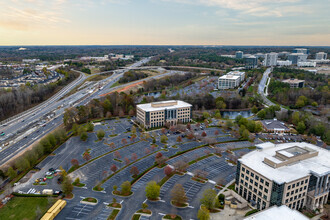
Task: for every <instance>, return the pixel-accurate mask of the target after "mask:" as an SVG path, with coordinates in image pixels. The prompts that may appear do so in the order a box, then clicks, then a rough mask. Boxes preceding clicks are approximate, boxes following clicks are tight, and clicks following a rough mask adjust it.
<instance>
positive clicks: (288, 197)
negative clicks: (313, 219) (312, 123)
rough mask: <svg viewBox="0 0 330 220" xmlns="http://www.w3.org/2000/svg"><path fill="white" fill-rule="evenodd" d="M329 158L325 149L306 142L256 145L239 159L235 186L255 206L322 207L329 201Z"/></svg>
mask: <svg viewBox="0 0 330 220" xmlns="http://www.w3.org/2000/svg"><path fill="white" fill-rule="evenodd" d="M329 158H330V152H329V151H328V150H326V149H323V148H320V147H317V146H315V145H312V144H309V143H304V142H299V143H298V142H297V143H284V144H273V143H270V142H268V143H263V144H259V145H257V150H256V151H253V152H250V153H248V154H246V155H244V156H243V157H242V158H241V159H239V160H238V164H237V173H236V186H235V187H236V190H237V192H238V194H239V195H240V196H242V197H243V198H244V199H246V200H247V201H248V202H249V203H250V204H251V205H252V206H254V207H255V208H257V209H266V208H268V207H270V206H273V205H277V206H281V205H286V206H288V207H289V208H291V209H296V210H299V209H300V208H302V207H307V208H308V209H311V210H315V209H321V208H323V205H324V204H326V203H327V201H328V194H329V188H330V181H329V180H330V179H329V178H330V167H329Z"/></svg>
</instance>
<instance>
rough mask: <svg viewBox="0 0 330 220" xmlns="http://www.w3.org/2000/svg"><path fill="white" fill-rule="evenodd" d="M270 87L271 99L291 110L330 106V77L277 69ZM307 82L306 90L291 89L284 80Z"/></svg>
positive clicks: (302, 71)
mask: <svg viewBox="0 0 330 220" xmlns="http://www.w3.org/2000/svg"><path fill="white" fill-rule="evenodd" d="M272 74H273V78H272V79H271V81H270V83H269V87H268V91H269V92H270V97H271V98H272V99H273V100H275V101H276V102H278V103H280V104H282V105H285V106H288V107H290V108H293V109H294V108H302V107H305V106H307V105H312V106H314V107H317V106H325V105H328V104H330V103H329V102H330V90H329V89H330V88H329V83H328V82H329V77H327V76H326V75H323V74H314V73H311V72H308V71H304V70H299V69H289V68H275V69H274V72H273V73H272ZM291 78H295V79H300V80H305V87H304V88H290V86H289V84H287V83H283V82H282V80H284V79H291Z"/></svg>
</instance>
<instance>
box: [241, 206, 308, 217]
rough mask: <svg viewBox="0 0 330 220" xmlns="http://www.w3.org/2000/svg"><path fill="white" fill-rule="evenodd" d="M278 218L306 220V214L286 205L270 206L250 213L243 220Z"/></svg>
mask: <svg viewBox="0 0 330 220" xmlns="http://www.w3.org/2000/svg"><path fill="white" fill-rule="evenodd" d="M265 219H267V220H278V219H283V220H284V219H285V220H307V219H309V218H307V217H306V216H304V215H303V214H302V213H300V212H298V211H297V210H295V209H290V208H289V207H287V206H286V205H282V206H280V207H278V206H272V207H270V208H268V209H266V210H263V211H260V212H257V213H256V214H254V215H251V216H249V217H247V218H245V219H244V220H265Z"/></svg>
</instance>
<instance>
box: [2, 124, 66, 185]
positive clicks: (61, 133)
mask: <svg viewBox="0 0 330 220" xmlns="http://www.w3.org/2000/svg"><path fill="white" fill-rule="evenodd" d="M67 138H68V136H67V134H66V132H65V130H64V129H57V130H55V131H54V132H52V133H50V134H48V135H47V136H46V137H44V138H42V139H41V140H40V141H39V143H38V144H37V145H35V146H34V147H33V148H32V149H31V150H28V151H26V152H25V153H24V154H23V155H22V156H19V157H18V158H17V159H15V161H14V162H13V163H12V164H11V165H10V166H9V167H8V169H7V170H6V171H5V170H0V173H2V177H3V179H4V178H6V177H9V178H10V180H13V179H14V178H15V177H17V175H19V174H20V173H22V172H25V171H27V170H29V169H31V168H33V167H34V166H35V165H37V164H38V163H39V162H40V161H41V160H42V159H43V158H44V156H47V155H49V154H50V153H51V152H53V150H54V149H55V148H56V147H57V146H59V145H61V144H62V143H64V142H65V141H66V140H67Z"/></svg>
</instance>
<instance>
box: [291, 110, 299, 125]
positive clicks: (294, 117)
mask: <svg viewBox="0 0 330 220" xmlns="http://www.w3.org/2000/svg"><path fill="white" fill-rule="evenodd" d="M299 121H300V115H299V112H294V113H293V114H292V123H293V124H295V125H298V123H299Z"/></svg>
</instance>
